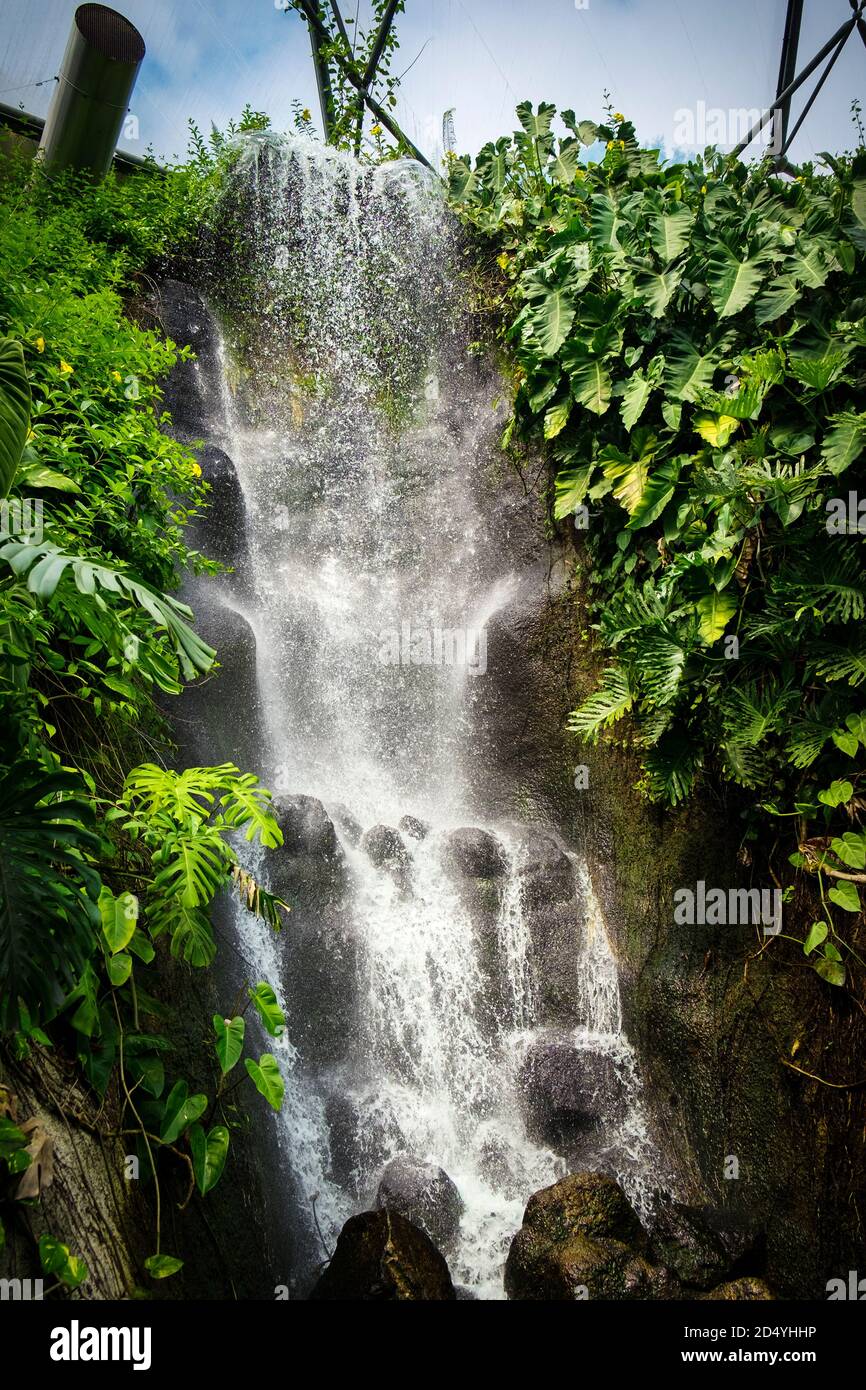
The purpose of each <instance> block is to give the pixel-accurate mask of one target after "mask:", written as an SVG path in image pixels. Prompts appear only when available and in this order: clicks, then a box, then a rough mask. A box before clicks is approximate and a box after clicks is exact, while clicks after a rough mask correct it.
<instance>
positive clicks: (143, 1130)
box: [111, 991, 162, 1255]
mask: <svg viewBox="0 0 866 1390" xmlns="http://www.w3.org/2000/svg"><path fill="white" fill-rule="evenodd" d="M111 1002H112V1004H113V1005H114V1013H115V1017H116V1018H117V1027H118V1030H119V1034H120V1046H119V1056H118V1070H119V1072H120V1084H121V1086H122V1087H123V1094H124V1095H125V1096H126V1100H127V1104H128V1105H129V1108H130V1110H131V1111H132V1113H133V1115H134V1116H135V1118H136V1120H137V1121H138V1126H139V1129H140V1131H141V1136H142V1138H143V1140H144V1145H145V1148H146V1149H147V1156H148V1159H149V1160H150V1171H151V1173H152V1174H153V1190H154V1193H155V1195H156V1251H155V1254H157V1255H158V1254H159V1243H160V1236H161V1228H162V1196H161V1194H160V1190H159V1178H158V1177H157V1174H156V1159H155V1158H154V1156H153V1150H152V1149H151V1147H150V1139H149V1137H148V1133H147V1130H146V1128H145V1126H144V1122H143V1120H142V1118H141V1116H140V1115H139V1113H138V1111H137V1110H136V1108H135V1102H134V1101H133V1099H132V1094H131V1092H130V1089H129V1087H128V1086H127V1084H126V1069H125V1067H124V1064H123V1022H122V1020H121V1017H120V1009H119V1008H118V1007H117V996H116V995H115V993H114V991H112V994H111Z"/></svg>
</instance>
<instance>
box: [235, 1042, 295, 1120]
mask: <svg viewBox="0 0 866 1390" xmlns="http://www.w3.org/2000/svg"><path fill="white" fill-rule="evenodd" d="M244 1066H245V1067H246V1069H247V1071H248V1073H249V1075H250V1077H251V1079H252V1082H253V1085H254V1086H255V1088H256V1090H257V1091H259V1092H260V1094H261V1095H263V1096H264V1098H265V1100H266V1101H267V1102H268V1105H270V1106H272V1107H273V1109H274V1110H279V1108H280V1106H281V1105H282V1103H283V1095H284V1093H285V1089H286V1087H285V1082H284V1081H283V1078H282V1076H281V1075H280V1069H279V1067H278V1066H277V1060H276V1058H275V1057H272V1056H271V1054H270V1053H269V1052H264V1053H263V1054H262V1056H261V1057H260V1058H259V1060H258V1062H254V1061H253V1059H252V1057H245V1058H244Z"/></svg>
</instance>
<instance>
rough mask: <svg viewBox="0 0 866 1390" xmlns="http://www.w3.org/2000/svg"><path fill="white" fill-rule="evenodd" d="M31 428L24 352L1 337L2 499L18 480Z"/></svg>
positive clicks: (0, 425)
mask: <svg viewBox="0 0 866 1390" xmlns="http://www.w3.org/2000/svg"><path fill="white" fill-rule="evenodd" d="M29 429H30V383H29V381H28V380H27V370H26V368H25V366H24V353H23V351H22V348H21V344H20V343H16V342H15V340H14V339H13V338H0V497H6V496H7V494H8V492H9V489H10V487H11V486H12V484H13V482H14V481H15V474H16V472H17V471H18V465H19V463H20V462H21V455H22V453H23V451H24V445H25V443H26V442H27V432H28V430H29Z"/></svg>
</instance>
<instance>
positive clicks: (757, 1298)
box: [699, 1279, 776, 1303]
mask: <svg viewBox="0 0 866 1390" xmlns="http://www.w3.org/2000/svg"><path fill="white" fill-rule="evenodd" d="M699 1297H700V1298H705V1299H712V1300H714V1301H715V1300H721V1299H725V1300H729V1301H731V1302H734V1301H740V1300H742V1301H744V1302H747V1303H754V1302H763V1301H765V1300H769V1299H774V1298H775V1297H776V1295H775V1294H774V1293H773V1292H772V1290H771V1289H770V1288H769V1286H768V1285H767V1284H765V1283H764V1281H763V1279H734V1280H732V1281H731V1282H730V1283H729V1284H719V1286H718V1288H715V1289H713V1290H711V1292H710V1293H705V1294H700V1295H699Z"/></svg>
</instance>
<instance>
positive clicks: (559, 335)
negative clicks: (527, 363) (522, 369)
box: [529, 290, 574, 357]
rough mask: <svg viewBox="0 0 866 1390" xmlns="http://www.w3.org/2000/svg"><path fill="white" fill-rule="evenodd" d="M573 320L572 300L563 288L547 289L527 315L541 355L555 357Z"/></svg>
mask: <svg viewBox="0 0 866 1390" xmlns="http://www.w3.org/2000/svg"><path fill="white" fill-rule="evenodd" d="M573 322H574V300H573V299H572V297H571V295H570V294H568V293H567V292H566V291H565V290H548V292H547V294H546V295H545V296H544V298H543V299H542V300H541V302H540V303H539V304H538V305H536V307H535V308H534V309H533V311H532V313H531V314H530V316H529V326H530V328H531V330H532V335H533V339H534V341H535V342H536V343H537V344H538V347H539V350H540V352H541V355H542V356H543V357H555V356H556V354H557V353H558V352H559V349H560V348H561V347H562V345H563V343H564V342H565V340H566V338H567V337H568V333H569V330H570V328H571V325H572V323H573Z"/></svg>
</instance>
